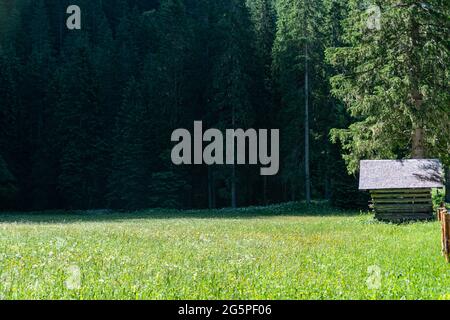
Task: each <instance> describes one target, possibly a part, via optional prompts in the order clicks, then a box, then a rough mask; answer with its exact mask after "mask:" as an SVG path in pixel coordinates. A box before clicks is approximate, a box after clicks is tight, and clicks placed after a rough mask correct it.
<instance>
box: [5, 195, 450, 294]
mask: <svg viewBox="0 0 450 320" xmlns="http://www.w3.org/2000/svg"><path fill="white" fill-rule="evenodd" d="M333 210H334V211H333ZM0 279H1V281H0V298H1V299H446V298H450V266H449V265H448V264H447V263H446V262H445V259H444V258H443V257H442V256H441V253H440V226H439V223H438V222H436V221H432V222H420V223H409V224H387V223H381V222H377V221H375V220H374V219H373V218H372V215H370V214H368V213H364V212H346V211H337V210H336V209H331V208H329V207H327V206H326V205H323V204H320V203H319V204H316V205H313V206H312V207H309V208H306V207H304V205H302V204H298V203H293V204H288V205H281V206H272V207H268V208H249V209H237V210H232V209H226V210H215V211H169V210H156V209H154V210H147V211H140V212H133V213H131V212H102V211H94V212H83V211H75V212H69V211H67V212H44V213H39V212H37V213H27V214H24V213H6V214H1V215H0Z"/></svg>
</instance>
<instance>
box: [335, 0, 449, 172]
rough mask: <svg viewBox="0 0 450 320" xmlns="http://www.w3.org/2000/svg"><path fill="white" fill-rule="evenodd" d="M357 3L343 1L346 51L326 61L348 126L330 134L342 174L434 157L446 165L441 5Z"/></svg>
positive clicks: (445, 25)
mask: <svg viewBox="0 0 450 320" xmlns="http://www.w3.org/2000/svg"><path fill="white" fill-rule="evenodd" d="M363 4H364V2H363V1H351V2H350V6H351V11H350V14H349V17H348V19H346V21H345V24H344V31H345V35H344V41H345V45H344V46H342V47H338V48H333V49H330V50H329V51H328V55H327V56H328V60H329V61H330V62H331V63H332V64H333V65H334V66H335V68H336V69H337V70H338V71H339V74H338V75H336V76H334V77H333V78H332V85H333V93H334V94H335V95H336V97H338V98H340V99H342V101H343V102H345V104H346V106H347V108H348V110H349V112H350V114H351V115H352V117H353V118H354V121H355V122H354V123H352V124H351V125H350V126H349V127H348V128H346V129H336V130H334V131H333V137H334V139H336V140H339V141H340V142H341V143H342V145H343V148H344V151H345V154H344V158H345V160H346V163H347V166H348V169H349V171H350V172H354V171H356V170H357V169H358V161H359V160H360V159H379V158H404V157H412V158H422V157H439V158H441V159H442V160H443V161H444V162H445V163H448V161H449V160H448V154H449V151H450V149H449V148H450V139H449V136H450V131H449V130H450V127H449V126H448V125H446V124H448V123H450V118H449V117H450V101H449V90H448V89H449V86H448V74H449V69H448V66H449V54H448V42H447V35H448V29H449V20H448V16H449V7H450V6H449V3H448V1H426V2H418V1H412V0H410V1H403V2H401V3H399V2H398V1H393V0H392V1H383V2H382V3H381V2H377V5H378V7H372V8H367V7H364V6H363ZM378 10H379V11H380V13H381V14H380V15H379V17H378V14H377V11H378ZM374 19H375V20H374ZM378 19H379V21H378Z"/></svg>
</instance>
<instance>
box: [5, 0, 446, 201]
mask: <svg viewBox="0 0 450 320" xmlns="http://www.w3.org/2000/svg"><path fill="white" fill-rule="evenodd" d="M73 4H75V5H78V6H79V7H80V8H81V11H82V28H81V30H68V29H67V28H66V19H67V17H68V15H67V13H66V8H67V7H68V6H69V5H73ZM374 5H377V6H374ZM449 19H450V3H449V2H448V1H446V0H429V1H417V0H401V1H398V0H395V1H394V0H384V1H373V3H370V2H369V1H358V0H348V1H345V0H247V1H245V0H107V1H102V0H70V1H68V0H0V208H3V209H11V208H12V209H20V210H40V209H53V208H67V209H91V208H118V209H138V208H146V207H175V208H208V207H209V208H216V207H226V206H247V205H265V204H270V203H276V202H283V201H297V200H305V199H306V200H310V199H330V200H331V201H332V203H334V204H335V205H337V206H343V207H349V206H358V205H362V206H366V204H367V202H366V198H365V195H364V194H361V193H359V192H358V191H357V171H358V162H359V160H360V159H383V158H387V159H396V158H410V157H414V158H423V157H430V158H439V159H440V160H441V161H442V162H443V163H444V164H445V165H446V166H450V100H449V79H450V78H449V54H448V52H449V38H448V36H449V30H450V23H449ZM196 120H202V121H203V124H204V126H206V127H209V128H212V127H214V128H219V129H225V128H268V129H270V128H277V129H280V171H279V173H278V174H277V175H275V176H261V175H259V168H258V167H255V166H251V165H240V166H227V165H223V166H220V165H213V166H206V165H192V166H176V165H174V164H172V162H171V160H170V152H171V149H172V147H173V143H172V142H171V139H170V137H171V133H172V131H173V130H175V129H177V128H188V129H191V128H192V126H193V122H194V121H196ZM448 180H450V179H448ZM448 189H449V188H448Z"/></svg>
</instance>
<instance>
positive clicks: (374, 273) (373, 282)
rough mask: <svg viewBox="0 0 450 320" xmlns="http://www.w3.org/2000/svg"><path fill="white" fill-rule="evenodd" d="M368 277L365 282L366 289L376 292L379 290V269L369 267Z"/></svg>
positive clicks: (375, 266)
mask: <svg viewBox="0 0 450 320" xmlns="http://www.w3.org/2000/svg"><path fill="white" fill-rule="evenodd" d="M367 273H368V275H369V276H368V277H367V280H366V283H367V288H369V289H371V290H377V289H380V288H381V269H380V267H379V266H377V265H374V266H369V267H368V268H367Z"/></svg>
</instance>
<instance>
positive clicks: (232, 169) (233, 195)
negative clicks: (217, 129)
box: [231, 105, 237, 208]
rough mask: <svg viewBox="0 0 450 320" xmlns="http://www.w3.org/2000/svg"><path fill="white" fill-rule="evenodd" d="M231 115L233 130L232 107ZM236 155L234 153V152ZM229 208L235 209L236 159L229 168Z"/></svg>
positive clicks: (233, 114) (234, 123)
mask: <svg viewBox="0 0 450 320" xmlns="http://www.w3.org/2000/svg"><path fill="white" fill-rule="evenodd" d="M231 112H232V114H231V124H232V126H233V129H236V119H235V117H236V115H235V110H234V105H233V106H232V111H231ZM235 155H236V152H235ZM231 207H232V208H236V207H237V199H236V158H235V159H234V161H233V164H232V168H231Z"/></svg>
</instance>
